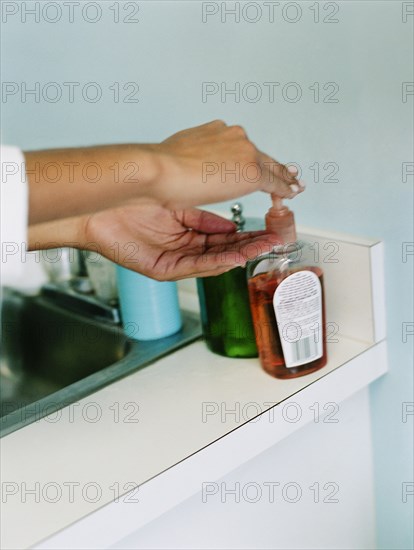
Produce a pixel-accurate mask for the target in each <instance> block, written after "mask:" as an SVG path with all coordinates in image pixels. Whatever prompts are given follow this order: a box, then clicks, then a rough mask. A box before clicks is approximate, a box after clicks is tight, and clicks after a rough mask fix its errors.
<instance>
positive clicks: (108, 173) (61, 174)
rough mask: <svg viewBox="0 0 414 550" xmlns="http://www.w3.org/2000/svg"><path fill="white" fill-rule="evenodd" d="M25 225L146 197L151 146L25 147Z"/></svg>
mask: <svg viewBox="0 0 414 550" xmlns="http://www.w3.org/2000/svg"><path fill="white" fill-rule="evenodd" d="M24 155H25V160H26V174H27V177H28V182H29V224H30V225H32V224H38V223H43V222H47V221H51V220H57V219H62V218H68V217H72V216H79V215H83V214H87V213H91V212H95V211H97V210H104V209H106V208H110V207H114V206H117V205H119V204H122V203H125V202H126V201H128V200H129V199H134V200H140V199H142V200H143V201H144V200H147V201H151V198H150V196H149V194H150V193H149V191H150V188H151V186H152V183H153V181H154V180H155V179H156V177H157V171H158V167H157V161H156V156H155V154H154V153H153V152H152V146H151V145H134V144H131V145H108V146H105V145H104V146H97V147H85V148H74V149H51V150H45V151H27V152H25V153H24Z"/></svg>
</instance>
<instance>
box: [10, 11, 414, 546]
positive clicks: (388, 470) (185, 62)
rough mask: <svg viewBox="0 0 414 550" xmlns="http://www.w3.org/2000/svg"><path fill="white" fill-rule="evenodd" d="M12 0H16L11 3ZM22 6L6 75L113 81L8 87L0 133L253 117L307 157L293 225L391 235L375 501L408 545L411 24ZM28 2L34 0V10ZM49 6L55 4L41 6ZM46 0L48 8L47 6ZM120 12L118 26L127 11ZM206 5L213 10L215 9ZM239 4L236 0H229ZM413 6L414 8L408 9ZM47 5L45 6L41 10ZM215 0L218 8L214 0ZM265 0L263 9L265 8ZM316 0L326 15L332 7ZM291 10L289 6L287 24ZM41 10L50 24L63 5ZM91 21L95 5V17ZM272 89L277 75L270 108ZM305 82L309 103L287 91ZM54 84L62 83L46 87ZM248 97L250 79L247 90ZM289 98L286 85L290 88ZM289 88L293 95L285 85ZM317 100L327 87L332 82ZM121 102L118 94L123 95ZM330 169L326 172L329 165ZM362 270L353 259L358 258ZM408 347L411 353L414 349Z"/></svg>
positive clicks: (112, 134) (22, 139) (119, 135)
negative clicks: (331, 178)
mask: <svg viewBox="0 0 414 550" xmlns="http://www.w3.org/2000/svg"><path fill="white" fill-rule="evenodd" d="M4 4H8V3H7V2H3V9H4ZM11 4H13V5H15V6H17V7H18V8H19V12H18V13H17V14H15V15H12V16H10V17H9V18H8V20H7V23H6V24H3V38H2V40H3V49H2V52H3V53H2V77H3V80H4V81H7V82H16V83H17V85H18V86H19V89H21V83H22V82H27V86H28V87H30V86H32V85H33V84H34V83H35V82H39V83H41V87H43V85H44V84H46V83H48V82H52V81H55V82H58V83H59V84H60V86H61V88H62V90H67V88H65V87H64V86H63V82H69V81H72V82H79V83H81V87H82V86H83V85H84V84H85V83H87V82H91V81H95V82H97V83H98V84H99V86H100V87H101V88H102V90H103V98H102V100H100V101H98V102H97V103H88V102H87V101H85V100H83V99H82V96H81V94H80V92H79V89H80V88H79V87H78V88H77V92H76V95H75V100H74V102H73V103H70V102H68V101H67V92H64V95H65V94H66V95H65V97H66V99H65V100H64V99H62V100H60V101H58V102H57V103H50V102H47V101H45V100H43V99H41V100H40V102H35V101H33V99H32V98H29V97H28V99H27V102H26V103H22V101H21V98H20V96H19V95H18V94H17V95H15V96H10V97H8V98H7V101H6V102H5V98H4V97H3V103H2V115H3V122H2V140H3V142H7V143H10V144H16V145H19V146H21V147H22V148H44V147H58V146H65V145H72V146H74V145H82V144H85V145H86V144H92V143H111V142H125V141H144V142H145V141H159V140H161V139H163V138H164V137H167V136H168V135H169V134H171V133H173V132H174V131H177V130H179V129H182V128H185V127H188V126H192V125H196V124H198V123H202V122H205V121H208V120H211V119H214V118H223V119H224V120H226V121H227V122H228V123H240V124H242V125H244V126H245V128H246V129H247V131H248V133H249V135H250V137H251V138H252V139H253V140H254V141H255V142H256V144H257V145H258V146H260V148H261V149H263V150H264V151H266V152H268V153H269V154H271V155H273V156H275V157H276V158H278V159H279V160H280V161H282V162H293V161H295V162H298V163H299V164H300V165H301V167H302V168H303V178H304V179H305V181H306V182H307V183H308V190H307V192H306V193H305V194H304V195H303V196H301V197H299V198H298V199H297V200H295V203H294V208H295V212H296V216H297V220H298V221H299V222H300V223H302V224H305V225H311V226H315V227H321V228H326V229H333V230H338V231H345V232H350V233H355V234H361V235H367V236H373V237H378V238H380V239H383V240H384V241H385V244H386V292H387V309H388V334H389V358H390V369H391V370H390V374H389V375H388V376H387V377H386V378H384V379H383V380H381V381H379V382H378V383H376V384H375V385H374V387H373V388H372V407H373V409H372V410H373V438H374V448H375V469H376V485H377V503H378V504H377V506H378V540H379V547H380V548H383V549H390V548H398V549H405V548H411V547H412V544H413V541H412V532H411V530H410V521H411V514H412V502H413V497H412V496H411V497H408V502H407V503H404V502H403V501H402V483H403V482H410V481H411V482H412V481H413V474H412V466H413V455H412V449H413V444H412V431H413V430H412V429H413V417H410V418H408V422H406V423H403V422H402V414H401V410H402V403H403V402H412V401H413V394H412V388H413V377H412V370H413V367H412V364H411V360H410V356H412V351H411V350H412V340H413V337H412V336H411V337H408V342H407V343H405V344H404V343H403V342H402V323H403V322H412V320H413V314H412V290H411V286H410V276H411V274H412V264H413V258H412V257H409V258H408V261H407V262H406V263H403V262H402V243H403V242H410V241H411V242H412V241H413V234H412V219H413V194H412V193H413V188H412V186H413V176H411V177H410V176H408V178H407V181H403V178H402V163H404V162H410V161H412V157H411V154H412V153H411V151H412V146H413V137H412V131H413V125H412V115H413V96H412V95H411V96H408V97H407V98H406V99H407V100H406V101H405V102H403V101H402V83H403V82H409V81H411V82H412V81H413V79H414V78H413V73H412V66H413V59H412V52H411V45H412V20H413V16H409V15H408V16H407V22H405V23H404V22H403V17H402V10H403V9H404V6H405V7H406V9H410V6H409V5H408V6H407V4H409V3H408V2H406V3H404V2H399V1H378V2H375V1H360V2H353V1H346V2H339V3H337V4H336V5H337V6H338V7H339V11H338V13H337V14H336V15H335V16H333V17H334V18H335V17H336V18H337V19H339V22H338V23H331V24H329V23H323V22H319V23H315V22H314V18H315V14H314V12H313V11H311V10H310V6H312V5H313V2H301V3H300V9H301V10H302V13H301V16H300V17H299V19H298V21H297V22H296V23H293V22H289V21H288V20H287V19H290V20H293V19H294V17H295V15H296V13H295V7H294V6H293V7H292V5H293V4H294V3H292V2H290V3H289V4H290V5H291V6H290V7H289V6H288V7H287V8H286V3H283V2H282V3H281V4H280V6H276V8H275V21H274V22H273V23H271V22H269V15H268V11H267V10H268V8H266V7H265V6H264V5H263V4H260V7H261V9H262V17H261V18H260V19H259V20H258V21H257V22H256V23H252V22H248V21H246V18H247V19H250V20H252V19H253V18H254V16H255V13H254V11H255V8H254V6H253V7H252V8H251V11H249V12H245V13H244V17H243V12H242V14H241V21H240V23H235V22H234V18H232V17H231V16H229V17H228V18H227V20H225V22H224V23H222V22H221V20H220V14H217V15H216V16H212V17H209V18H208V19H207V23H203V22H202V19H201V11H202V5H201V3H199V2H173V1H171V2H140V3H139V13H138V15H137V17H138V19H139V22H138V23H130V24H125V23H114V21H113V19H114V13H113V11H111V10H110V6H111V5H113V2H109V1H108V2H101V4H100V5H101V8H102V18H101V19H100V20H99V21H97V22H96V23H90V22H87V21H85V20H84V19H83V18H82V16H81V14H80V13H79V10H78V11H75V20H74V21H73V22H72V23H70V22H68V16H67V11H66V8H65V10H64V11H63V14H62V19H61V20H60V21H59V22H56V23H48V22H46V21H44V18H43V15H42V14H41V15H40V22H39V23H37V22H34V21H33V16H30V15H28V16H27V22H23V21H22V5H21V4H19V3H17V4H16V3H14V2H12V3H11ZM32 4H33V3H29V2H27V3H26V5H27V7H32ZM46 4H47V3H46ZM49 4H50V3H49ZM134 4H135V3H134V2H131V3H130V6H132V7H128V10H127V11H124V10H123V6H122V5H121V7H120V17H121V20H122V19H123V18H124V17H125V16H126V13H128V12H131V10H132V9H133V5H134ZM211 4H214V2H213V3H211ZM231 4H233V3H228V6H230V5H231ZM411 4H412V3H411ZM44 5H45V3H44V2H43V3H41V4H40V6H41V8H42V9H43V7H44ZM216 5H217V6H218V7H219V6H220V3H218V4H216ZM256 5H257V4H256ZM330 6H331V7H329V6H328V3H326V2H320V5H319V7H320V16H321V19H323V18H324V17H325V18H326V17H327V16H328V14H329V13H330V12H331V10H332V9H333V8H332V6H333V7H335V3H330ZM282 7H285V12H284V15H285V19H284V18H283V13H282ZM48 10H50V11H47V12H46V17H49V19H50V18H53V17H55V12H54V11H53V6H50V7H49V8H48ZM86 15H87V17H89V18H93V17H94V11H93V8H91V9H90V11H88V12H87V13H86ZM117 81H118V82H120V83H121V91H122V84H123V83H125V82H131V81H132V82H137V83H138V85H139V92H138V95H137V97H138V98H139V103H123V102H119V103H115V102H114V101H113V95H112V94H113V92H111V90H110V89H109V86H111V85H112V84H113V83H114V82H117ZM206 81H209V82H217V83H221V82H226V83H227V85H228V86H229V87H230V86H231V85H232V84H234V83H235V82H240V83H241V85H242V86H243V84H245V83H247V82H256V83H258V84H259V85H260V86H261V89H262V91H263V97H262V99H261V100H260V101H258V102H248V101H246V100H244V99H243V97H242V98H241V101H240V102H239V103H236V102H234V100H233V98H231V97H228V98H227V101H226V102H221V101H220V98H219V96H218V95H217V96H214V97H209V98H208V100H207V101H206V102H202V95H201V90H202V82H206ZM264 82H280V86H279V87H278V88H277V89H276V97H275V100H274V102H269V100H268V96H267V95H266V94H267V90H268V88H266V87H265V86H263V83H264ZM289 82H296V83H297V85H299V86H300V87H301V90H302V93H303V95H302V98H301V99H300V100H299V101H297V102H289V101H287V100H285V99H283V98H282V96H281V89H282V88H283V86H284V85H285V84H286V83H289ZM315 82H319V83H320V85H321V88H322V87H323V85H324V84H325V83H327V82H335V83H336V84H337V85H338V87H339V92H338V93H337V94H336V96H335V97H336V98H337V99H338V100H339V102H337V103H326V102H323V101H322V100H320V101H319V102H315V101H314V96H313V92H312V91H311V90H309V86H311V85H312V84H314V83H315ZM49 91H50V92H52V90H51V89H50V90H49ZM249 91H250V93H252V94H253V88H250V89H249ZM285 91H286V89H285ZM287 91H288V92H292V93H293V88H292V87H290V88H289V89H288V90H287ZM321 92H322V94H321V98H323V97H324V96H325V95H326V91H324V90H323V89H321ZM121 97H123V96H121ZM315 162H318V163H320V166H321V167H323V165H324V163H327V162H334V163H336V164H337V165H338V167H339V172H338V174H337V176H336V177H337V179H339V181H338V182H337V183H329V182H323V181H319V182H315V181H314V179H313V172H312V171H311V170H310V169H309V166H311V165H314V163H315ZM321 174H322V178H323V177H325V176H327V171H326V170H325V171H324V170H323V169H322V172H321ZM244 203H245V207H246V210H247V211H248V213H249V214H252V215H262V214H263V212H264V211H265V209H267V207H268V199H267V197H266V196H264V195H261V194H256V195H254V196H252V197H249V198H248V199H245V200H244ZM355 268H356V269H358V266H355ZM410 351H411V354H410Z"/></svg>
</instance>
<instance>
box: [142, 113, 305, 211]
mask: <svg viewBox="0 0 414 550" xmlns="http://www.w3.org/2000/svg"><path fill="white" fill-rule="evenodd" d="M152 147H153V151H154V152H155V153H156V155H157V156H158V161H159V165H160V166H161V170H160V174H159V177H158V178H157V179H156V181H155V182H154V183H153V185H152V187H151V188H150V189H149V192H150V193H151V194H152V195H153V196H154V197H155V198H156V200H157V201H158V202H159V203H160V204H163V205H164V206H166V207H168V208H188V207H189V206H196V205H200V204H209V203H214V202H220V201H224V200H228V199H233V198H236V197H240V196H242V195H246V194H248V193H251V192H253V191H259V190H262V191H267V192H269V193H275V194H276V195H278V196H280V197H282V198H293V197H294V196H296V194H297V193H299V192H301V191H303V189H304V187H303V184H302V183H301V182H299V181H298V180H297V179H296V177H295V176H296V175H297V170H296V169H295V168H294V167H291V168H289V169H288V168H287V167H286V166H284V165H283V164H280V163H279V162H277V161H276V160H274V159H273V158H271V157H269V156H268V155H266V154H264V153H262V152H261V151H259V150H258V149H257V148H256V147H255V145H254V144H253V143H252V142H251V141H250V140H249V139H248V137H247V135H246V132H245V131H244V130H243V128H241V127H240V126H227V125H226V124H225V123H224V122H222V121H220V120H216V121H214V122H210V123H208V124H204V125H202V126H197V127H196V128H190V129H188V130H184V131H182V132H178V133H177V134H174V135H173V136H171V137H170V138H168V139H166V140H165V141H163V142H162V143H160V144H158V145H155V146H152ZM269 202H270V201H269Z"/></svg>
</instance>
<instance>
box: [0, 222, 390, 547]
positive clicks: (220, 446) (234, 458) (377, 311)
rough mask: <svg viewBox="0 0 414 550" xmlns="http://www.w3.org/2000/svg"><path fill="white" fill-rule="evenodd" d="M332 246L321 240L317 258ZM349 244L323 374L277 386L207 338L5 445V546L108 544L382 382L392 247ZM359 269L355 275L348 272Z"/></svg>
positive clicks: (334, 269) (188, 301)
mask: <svg viewBox="0 0 414 550" xmlns="http://www.w3.org/2000/svg"><path fill="white" fill-rule="evenodd" d="M328 238H329V236H326V235H324V234H319V235H316V236H315V234H314V233H312V240H313V241H315V242H318V243H320V245H321V250H323V247H324V243H326V242H328V244H331V241H327V239H328ZM335 238H336V239H339V237H337V236H335ZM316 239H318V240H316ZM342 239H343V240H338V241H337V243H336V244H338V250H339V253H338V262H336V263H326V264H324V270H325V274H326V292H327V304H328V316H327V319H328V320H329V319H331V320H335V321H336V323H337V325H338V326H339V328H340V331H339V334H337V335H336V338H337V339H338V341H337V342H333V343H331V344H328V364H327V366H326V367H324V368H323V369H321V370H319V371H317V372H315V373H312V374H310V375H307V376H302V377H300V378H296V379H291V380H278V379H274V378H272V377H271V376H269V375H268V374H266V373H265V372H264V371H263V370H262V369H261V367H260V364H259V361H258V359H229V358H226V357H221V356H218V355H215V354H213V353H211V352H210V351H209V350H208V349H207V348H206V346H205V344H204V342H203V341H197V342H195V343H193V344H190V345H188V346H187V347H185V348H182V349H180V350H178V351H176V352H175V353H172V354H170V355H168V356H166V357H164V358H162V359H160V360H159V361H157V362H155V363H153V364H151V365H149V366H148V367H146V368H144V369H142V370H139V371H137V372H135V373H133V374H130V375H129V376H126V377H125V378H123V379H121V380H118V381H117V382H115V383H113V384H111V385H109V386H107V387H105V388H103V389H101V390H99V391H97V392H96V393H94V394H92V395H90V396H88V397H86V398H85V399H83V400H81V401H79V403H75V404H72V405H69V406H68V407H65V408H64V409H61V410H60V411H57V412H56V413H55V414H54V415H51V416H49V417H45V418H43V419H41V420H39V421H37V422H35V423H33V424H30V425H28V426H26V427H24V428H22V429H21V430H18V431H16V432H14V433H11V434H9V435H7V436H5V437H4V438H3V439H1V473H2V487H3V502H5V499H6V504H3V509H2V523H3V525H6V526H7V528H6V529H3V534H2V546H3V547H6V548H24V547H29V546H33V545H35V544H38V543H39V541H42V540H44V539H46V538H48V537H50V535H52V534H53V533H57V532H58V531H61V530H62V529H63V534H61V535H60V534H58V535H56V536H54V537H51V538H50V539H48V540H47V541H45V542H43V543H40V545H39V546H37V547H39V548H63V547H67V548H72V549H73V548H102V547H106V546H105V545H108V544H109V543H111V542H116V540H119V538H121V536H125V535H126V534H128V531H130V530H131V529H136V528H138V527H139V526H140V525H144V524H145V523H147V522H148V521H151V520H152V519H154V518H155V517H158V516H159V515H160V514H161V513H163V512H164V511H166V510H168V509H169V508H171V507H173V506H175V505H176V504H178V503H179V502H181V501H182V500H184V499H185V498H188V496H191V494H194V493H195V492H197V491H198V490H200V483H201V481H202V480H205V479H209V480H214V479H218V478H219V477H220V476H222V475H224V474H225V473H227V472H229V471H231V470H232V469H234V468H236V467H237V466H238V465H240V464H242V463H244V462H245V461H247V460H249V459H251V458H252V457H254V456H256V455H257V454H259V453H260V452H262V451H263V450H265V449H266V448H268V447H270V446H272V445H274V444H275V443H277V442H278V441H280V440H281V439H283V438H284V437H286V436H288V435H289V434H291V433H292V432H293V431H295V430H297V429H298V428H300V427H301V426H303V425H304V424H306V423H308V422H310V421H312V420H314V421H316V420H315V414H316V412H315V411H316V410H317V409H318V410H319V413H320V415H321V416H324V415H327V414H332V415H335V414H336V412H335V408H336V407H338V406H339V404H340V402H341V401H342V400H344V399H346V398H347V397H349V396H350V395H352V394H353V393H355V392H357V391H359V390H360V389H361V388H363V387H365V386H367V385H368V384H370V383H371V382H372V381H373V380H375V379H376V378H378V377H380V376H382V375H383V374H384V373H385V372H386V370H387V358H386V344H385V339H384V338H385V328H384V327H385V326H384V324H383V322H382V318H383V316H384V312H383V309H384V308H383V289H382V281H381V277H382V247H381V245H380V244H378V243H377V241H367V242H366V243H361V242H359V241H358V240H354V242H353V241H352V239H350V238H349V237H348V236H344V237H342ZM356 261H358V266H359V269H358V270H357V271H356V270H355V269H354V268H352V269H351V268H350V267H349V266H353V265H354V264H355V262H356ZM184 290H185V287H184ZM187 290H188V289H187ZM183 296H184V298H185V299H184V300H181V305H182V306H183V307H185V308H187V309H193V308H194V307H196V306H197V299H196V297H195V296H194V295H193V294H191V293H188V292H184V294H183ZM137 486H139V491H138V493H137V491H136V490H135V489H134V487H137ZM5 490H6V493H5ZM30 490H31V491H32V492H31V493H29V491H30ZM128 492H129V494H128V495H127V496H126V497H125V496H123V495H125V494H126V493H128ZM116 497H121V498H119V499H118V498H116ZM114 498H115V500H119V502H113V501H114ZM137 501H138V502H137ZM134 502H135V503H137V504H138V507H137V506H134V505H133V503H134ZM108 503H109V504H108ZM97 510H99V512H96V511H97ZM92 512H96V513H94V514H91V513H92ZM88 514H90V515H89V516H88ZM85 516H87V517H85ZM82 518H84V519H82ZM79 520H80V521H79ZM74 522H76V523H75V524H74V525H73V527H70V528H69V530H70V533H71V534H70V536H69V537H67V536H65V533H67V532H68V526H70V525H71V524H73V523H74ZM22 526H24V529H22ZM91 533H93V537H92V538H90V537H91ZM62 537H63V539H62ZM62 540H64V542H62ZM67 541H69V542H67Z"/></svg>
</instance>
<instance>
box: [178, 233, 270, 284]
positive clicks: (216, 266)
mask: <svg viewBox="0 0 414 550" xmlns="http://www.w3.org/2000/svg"><path fill="white" fill-rule="evenodd" d="M275 243H276V244H278V241H277V239H276V238H275V237H274V236H273V237H272V238H270V239H269V238H265V239H264V238H262V237H261V238H256V239H250V240H249V241H247V242H243V243H235V244H233V243H232V244H230V245H229V244H223V245H217V246H215V247H212V248H211V249H209V250H208V251H206V252H204V253H200V254H188V253H186V254H185V255H183V256H181V257H180V258H178V259H177V260H176V261H175V262H174V266H171V267H170V269H169V270H168V271H170V272H172V274H173V276H174V277H175V278H177V279H179V278H182V277H187V276H191V275H189V274H190V273H210V272H212V271H215V272H217V273H218V272H221V273H223V272H225V271H228V270H229V269H233V268H235V267H244V266H245V265H246V262H247V261H249V260H253V259H255V258H256V257H257V256H260V255H261V254H265V253H269V252H271V251H272V249H273V246H274V245H275Z"/></svg>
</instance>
